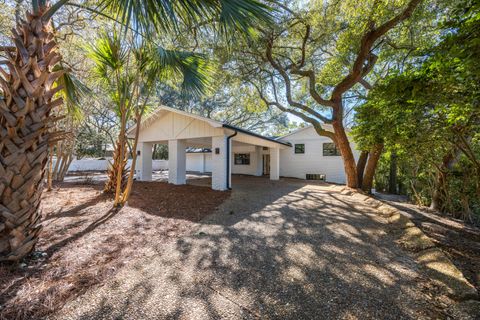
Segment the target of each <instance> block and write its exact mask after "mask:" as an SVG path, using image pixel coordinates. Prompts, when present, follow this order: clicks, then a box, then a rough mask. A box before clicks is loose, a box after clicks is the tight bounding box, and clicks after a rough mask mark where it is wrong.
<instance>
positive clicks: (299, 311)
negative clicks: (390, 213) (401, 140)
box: [76, 178, 445, 319]
mask: <svg viewBox="0 0 480 320" xmlns="http://www.w3.org/2000/svg"><path fill="white" fill-rule="evenodd" d="M234 183H235V184H237V186H238V188H237V189H234V192H233V194H232V197H231V198H230V199H228V200H227V201H225V202H224V203H223V204H222V205H221V206H220V208H219V211H218V212H217V213H215V214H214V215H212V216H209V217H207V218H206V219H205V220H202V223H201V225H200V226H199V227H198V229H197V230H196V231H195V232H194V233H193V234H191V235H189V236H186V237H183V238H181V239H178V240H177V241H173V242H171V243H166V244H159V245H158V246H157V252H158V253H159V254H157V255H155V256H152V257H149V258H148V259H146V260H142V261H139V262H138V263H137V264H136V265H135V267H134V268H130V269H129V270H125V272H124V273H122V274H121V275H119V277H117V278H116V279H115V281H113V282H110V283H109V284H107V285H106V286H105V287H104V288H103V289H102V293H103V294H102V296H104V297H105V299H104V300H103V301H102V302H101V303H97V302H94V301H91V300H89V299H91V297H90V296H89V295H86V296H84V297H81V298H80V300H79V301H77V302H76V306H77V307H78V306H80V305H85V304H87V303H91V304H90V305H89V306H88V307H86V308H82V311H81V312H78V310H77V314H81V316H80V318H81V319H87V318H95V317H103V318H129V317H132V316H135V315H139V316H138V317H139V318H142V317H143V318H162V319H184V318H186V319H187V318H188V319H221V318H227V317H231V318H238V319H240V318H242V319H250V318H252V319H258V318H260V319H266V318H270V319H343V318H362V319H379V318H381V319H414V318H418V317H420V318H422V317H423V318H445V315H444V314H442V313H441V312H439V311H438V310H437V309H436V308H435V307H434V306H433V305H432V303H431V301H430V300H429V298H428V297H427V296H426V295H424V294H423V293H422V288H423V287H422V286H423V285H424V283H425V282H427V280H425V279H424V278H423V276H422V274H421V272H420V270H419V267H418V265H417V264H416V263H415V261H414V260H413V258H412V257H410V256H409V255H408V254H406V253H405V252H404V251H402V249H400V248H399V247H397V246H396V245H395V244H394V240H395V239H394V235H393V233H392V232H390V230H389V225H388V224H387V222H386V221H385V220H384V219H382V218H380V217H379V216H378V215H377V214H376V213H374V212H372V209H371V207H369V206H368V205H366V204H364V203H361V202H356V201H355V200H354V199H353V197H348V196H344V195H341V194H340V193H338V192H337V191H335V190H330V189H328V188H327V187H325V186H320V185H318V186H312V185H309V184H307V183H301V182H292V183H290V182H289V183H285V182H284V181H280V182H271V181H262V180H259V179H246V178H242V179H237V181H234ZM127 279H128V280H127ZM137 285H140V286H141V287H148V288H151V291H149V294H148V295H142V296H137V295H136V291H135V290H136V289H135V288H136V286H137ZM107 296H108V297H107ZM127 305H128V307H127ZM118 306H120V307H118Z"/></svg>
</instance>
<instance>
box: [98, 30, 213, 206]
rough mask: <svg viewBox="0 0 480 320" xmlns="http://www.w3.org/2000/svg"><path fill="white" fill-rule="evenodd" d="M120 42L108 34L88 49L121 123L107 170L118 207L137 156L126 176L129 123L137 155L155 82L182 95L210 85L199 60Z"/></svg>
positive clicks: (145, 43)
mask: <svg viewBox="0 0 480 320" xmlns="http://www.w3.org/2000/svg"><path fill="white" fill-rule="evenodd" d="M138 43H139V42H138V41H137V39H135V40H134V41H131V42H130V43H129V42H127V41H122V39H120V37H119V36H118V33H116V32H114V33H112V34H105V35H104V36H102V37H100V38H99V39H98V40H97V42H96V43H95V44H94V45H93V46H91V47H90V49H89V56H90V58H91V59H92V60H93V61H94V63H95V71H96V75H97V79H98V80H99V85H100V86H101V87H102V88H104V89H105V91H106V92H108V93H109V95H110V97H111V100H112V102H113V104H114V106H115V112H116V114H117V116H118V118H119V119H120V133H119V136H118V140H117V143H116V144H115V150H114V157H113V160H114V161H113V163H112V164H110V166H109V169H108V181H107V183H106V185H105V191H107V192H114V193H115V205H116V206H121V205H123V204H124V203H125V202H126V201H127V200H128V197H129V195H130V191H131V188H132V184H133V173H134V170H135V164H136V153H135V152H133V159H132V165H131V166H130V168H129V169H130V173H128V172H127V155H128V153H127V146H126V140H127V139H126V126H127V121H129V120H134V121H135V122H136V123H137V126H136V128H137V129H136V135H135V139H134V144H133V148H132V150H136V147H137V141H138V134H139V126H140V123H141V120H142V117H143V114H144V113H145V111H146V107H147V105H148V103H149V100H150V97H151V95H152V91H153V89H154V88H155V85H156V84H157V82H165V81H168V82H169V83H176V82H181V89H182V92H183V93H186V94H189V95H192V94H193V95H199V94H202V93H203V92H204V91H205V90H206V89H207V87H208V85H209V81H210V78H209V77H210V73H211V72H210V67H209V64H208V63H207V61H206V60H205V57H204V56H203V55H201V54H197V53H193V52H187V51H177V50H167V49H165V48H163V47H160V46H156V45H154V42H153V41H143V42H140V44H138Z"/></svg>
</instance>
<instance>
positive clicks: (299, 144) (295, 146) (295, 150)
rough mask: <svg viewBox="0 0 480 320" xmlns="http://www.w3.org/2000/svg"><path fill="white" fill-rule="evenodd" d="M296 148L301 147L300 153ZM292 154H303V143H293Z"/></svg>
mask: <svg viewBox="0 0 480 320" xmlns="http://www.w3.org/2000/svg"><path fill="white" fill-rule="evenodd" d="M297 146H302V151H301V152H299V151H297ZM293 153H295V154H305V143H295V144H294V145H293Z"/></svg>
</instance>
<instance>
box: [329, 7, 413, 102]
mask: <svg viewBox="0 0 480 320" xmlns="http://www.w3.org/2000/svg"><path fill="white" fill-rule="evenodd" d="M421 1H422V0H410V2H409V3H408V5H407V7H406V8H405V10H403V11H402V12H401V13H399V14H398V15H396V16H395V17H393V18H392V19H390V20H388V21H387V22H385V23H384V24H382V25H381V26H379V27H378V28H375V27H374V26H373V25H372V26H371V30H370V31H368V32H367V33H365V34H364V35H363V37H362V39H361V41H360V50H359V52H358V54H357V58H356V59H355V62H354V64H353V68H352V70H351V71H350V73H349V74H348V75H347V76H346V77H345V78H344V79H343V80H342V81H341V82H340V83H339V84H338V85H337V86H336V87H335V88H334V89H333V92H332V96H331V100H332V101H339V100H340V99H341V96H342V94H343V93H345V92H346V91H348V90H349V89H350V88H352V87H353V86H354V85H355V84H356V83H357V82H359V80H360V79H361V78H362V77H363V76H364V75H365V74H366V73H365V67H364V64H365V60H367V59H370V56H371V54H372V53H371V48H372V46H373V44H374V43H375V41H376V40H378V38H380V37H381V36H383V35H384V34H385V33H387V32H388V31H389V30H391V29H392V28H394V27H395V26H396V25H398V24H399V23H400V22H402V21H404V20H406V19H407V18H409V17H410V16H411V15H412V13H413V11H414V10H415V8H416V7H417V6H418V5H419V4H420V2H421ZM374 63H375V61H373V64H374ZM367 65H368V64H367ZM371 68H373V65H371V67H370V70H371Z"/></svg>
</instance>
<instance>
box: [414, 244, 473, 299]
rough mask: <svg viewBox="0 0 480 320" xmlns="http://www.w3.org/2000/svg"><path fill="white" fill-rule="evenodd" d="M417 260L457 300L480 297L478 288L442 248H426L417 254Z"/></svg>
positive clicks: (432, 278)
mask: <svg viewBox="0 0 480 320" xmlns="http://www.w3.org/2000/svg"><path fill="white" fill-rule="evenodd" d="M416 260H417V261H418V263H419V264H420V265H422V266H423V267H424V268H425V269H426V272H427V274H428V275H429V276H430V279H431V280H432V281H434V282H435V283H437V284H439V285H440V286H442V287H443V288H445V289H446V291H447V294H448V295H449V296H451V297H452V298H454V299H456V300H467V299H475V298H478V293H477V290H475V288H474V287H473V286H472V285H471V284H470V283H469V282H468V281H467V280H466V279H465V277H464V276H463V274H462V272H461V271H460V270H458V268H457V267H456V266H455V265H454V264H453V263H452V262H451V261H450V259H448V257H447V256H446V255H445V254H444V253H443V251H441V250H440V249H438V248H432V249H429V250H424V251H422V252H420V253H418V254H417V256H416Z"/></svg>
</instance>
